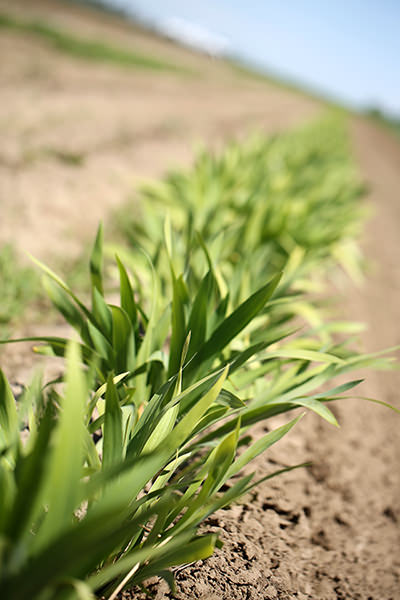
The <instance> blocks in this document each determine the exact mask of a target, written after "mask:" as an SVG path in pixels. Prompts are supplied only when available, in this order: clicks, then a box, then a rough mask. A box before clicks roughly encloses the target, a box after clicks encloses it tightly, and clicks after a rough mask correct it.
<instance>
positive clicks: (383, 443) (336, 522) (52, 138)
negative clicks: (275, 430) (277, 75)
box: [0, 0, 400, 600]
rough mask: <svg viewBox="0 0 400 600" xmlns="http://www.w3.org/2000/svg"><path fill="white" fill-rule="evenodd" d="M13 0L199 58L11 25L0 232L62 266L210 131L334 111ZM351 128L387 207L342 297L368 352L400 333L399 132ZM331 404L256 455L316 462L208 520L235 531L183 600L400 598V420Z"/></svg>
mask: <svg viewBox="0 0 400 600" xmlns="http://www.w3.org/2000/svg"><path fill="white" fill-rule="evenodd" d="M6 11H7V12H8V13H10V12H12V11H14V12H15V13H19V14H21V15H22V14H23V15H24V16H25V17H26V18H28V17H29V16H30V15H32V16H34V17H35V18H43V20H46V21H48V22H54V23H55V24H57V25H59V26H60V27H61V26H62V27H65V28H70V29H72V30H73V31H75V32H79V34H81V35H87V36H93V37H94V38H99V37H101V38H102V39H104V38H106V39H107V41H109V42H110V43H111V42H112V43H115V44H120V45H121V44H124V45H131V46H132V48H135V49H140V50H141V51H142V52H148V53H152V54H153V55H154V56H159V55H160V53H162V56H163V57H164V58H165V59H168V60H171V61H175V62H177V63H179V64H181V65H183V66H186V67H189V68H191V69H192V70H193V71H194V72H196V75H193V74H191V75H182V74H171V73H169V72H162V73H154V72H152V71H144V70H133V69H129V70H128V69H126V68H120V67H117V66H112V65H111V66H110V65H104V64H96V63H89V62H86V61H83V60H79V59H73V58H70V57H69V56H67V55H65V54H61V53H59V52H56V51H54V50H51V49H50V48H49V46H48V45H47V44H46V43H45V42H43V41H41V40H39V39H37V38H35V37H31V36H27V35H25V36H22V35H21V34H16V33H12V32H9V31H7V30H1V31H0V57H1V59H0V82H1V84H0V85H1V99H2V101H1V102H0V130H1V139H0V211H1V212H0V243H2V242H4V241H13V242H14V244H16V246H17V247H18V249H20V250H21V251H22V250H27V251H29V252H31V253H33V254H34V255H36V256H38V257H40V258H43V259H46V261H47V262H49V263H50V264H51V263H52V260H55V258H56V257H60V256H69V257H73V256H76V255H78V253H79V251H80V249H81V247H82V243H84V242H85V241H86V240H88V239H90V238H92V236H93V234H94V231H95V229H96V227H97V222H98V220H99V219H101V218H103V219H106V217H107V215H108V214H109V212H110V210H112V209H113V208H114V207H116V206H118V205H119V204H121V203H122V202H125V201H126V199H127V198H128V197H129V196H131V195H132V193H133V190H134V188H135V186H136V185H137V184H138V182H139V181H141V180H142V179H143V178H147V177H154V176H159V175H160V174H161V173H163V172H165V170H166V169H168V168H170V167H171V166H173V165H184V164H190V161H191V160H192V158H193V151H194V148H195V146H196V144H198V143H200V142H201V143H206V144H208V145H210V146H213V147H218V146H219V145H221V144H222V143H223V142H224V141H225V140H226V139H229V138H231V137H240V136H242V135H244V134H245V133H246V132H248V131H253V130H255V129H262V130H263V131H278V130H281V129H284V128H288V127H291V126H293V125H295V124H297V123H300V122H302V121H304V120H307V119H309V118H310V117H312V116H314V115H316V114H317V113H318V112H320V111H321V105H320V103H318V102H317V101H314V100H312V99H309V98H307V97H306V96H303V95H301V94H295V93H293V92H291V91H288V90H285V89H283V88H280V87H275V86H273V85H272V84H271V85H270V84H268V83H266V82H260V81H257V80H253V79H251V78H248V77H244V76H240V75H239V74H237V73H235V72H234V71H233V70H232V68H231V67H229V66H227V65H225V64H223V63H219V62H218V61H213V60H211V59H208V58H206V57H201V56H196V55H194V54H192V53H190V52H188V51H184V50H182V49H179V48H176V47H174V46H173V45H171V44H169V43H168V42H165V41H162V40H157V39H155V38H154V37H153V36H151V35H149V34H145V33H143V32H140V31H138V30H136V29H134V28H133V29H132V28H130V27H128V26H127V25H125V24H124V23H123V22H122V21H120V20H119V19H118V18H110V17H106V16H105V15H103V14H101V13H92V12H91V11H86V10H84V9H82V8H77V7H69V8H66V5H62V4H59V3H58V2H55V1H53V2H50V1H45V0H35V1H30V2H28V1H26V2H22V1H21V0H15V1H11V0H10V1H9V2H6V1H5V0H0V12H6ZM351 136H352V140H353V147H354V152H355V156H356V159H357V161H358V164H359V166H360V169H361V172H362V173H363V175H364V177H365V180H366V181H367V182H368V184H369V186H370V190H371V193H370V201H371V203H372V204H373V206H374V213H375V214H374V216H373V217H372V218H371V220H370V222H369V224H368V227H367V230H366V235H365V240H364V243H363V246H364V251H365V254H366V256H367V257H368V258H369V259H370V260H371V261H372V266H371V271H370V273H369V275H368V278H367V281H366V283H365V285H364V286H363V287H362V288H355V287H352V286H351V285H350V284H347V285H346V286H344V287H341V288H340V290H338V291H337V296H338V306H339V310H340V312H341V314H342V315H343V317H347V318H350V319H355V320H357V321H363V322H365V323H367V324H368V326H369V329H368V331H367V333H366V334H365V335H364V337H363V343H364V344H365V348H366V349H367V350H369V351H372V350H377V349H381V348H384V347H387V346H393V345H395V344H400V332H399V328H398V323H399V317H400V314H399V313H400V309H399V307H400V261H399V250H398V247H399V242H398V238H399V224H400V214H399V213H400V203H399V193H400V169H399V167H400V143H398V141H397V140H395V139H394V138H392V137H391V135H390V133H387V132H386V131H383V130H381V129H378V128H377V127H376V126H375V125H373V124H371V123H368V122H365V121H362V120H358V119H354V120H353V121H352V122H351ZM71 156H73V157H75V158H76V159H77V160H76V161H75V163H74V161H73V160H71ZM35 327H36V328H37V327H38V326H37V324H36V325H35V326H32V327H31V328H30V329H29V333H32V332H33V331H34V329H35ZM21 333H27V331H25V332H21ZM0 360H1V362H2V363H5V364H6V367H7V374H8V375H9V376H10V377H11V378H12V379H14V380H24V379H25V378H26V376H27V372H29V370H30V368H31V365H32V359H31V357H30V355H29V354H28V353H27V351H26V350H23V349H22V348H20V347H19V348H18V349H17V347H11V346H10V347H9V348H8V349H6V350H5V351H4V350H3V351H2V355H1V357H0ZM399 384H400V378H399V376H398V374H396V373H393V372H384V373H379V374H374V373H368V381H367V382H366V383H364V384H362V385H363V389H362V390H360V393H362V394H363V395H366V396H372V397H376V398H379V399H381V400H385V401H387V402H391V403H393V404H395V405H397V406H400V400H399V396H398V388H399ZM335 411H336V414H337V416H338V418H339V421H340V423H341V428H340V430H336V429H334V428H332V427H329V426H328V425H326V424H325V423H324V422H322V421H321V420H320V419H318V418H316V417H314V416H313V415H307V417H306V418H304V419H303V420H302V422H301V423H300V424H299V425H298V426H297V427H296V428H295V429H294V430H293V431H292V432H291V434H290V435H289V436H288V437H287V438H285V439H284V440H283V441H282V442H280V443H279V444H278V445H276V447H273V448H272V449H271V450H270V451H269V452H268V453H267V454H266V455H265V456H262V457H259V458H258V459H257V462H256V467H257V470H258V471H259V472H260V473H264V472H265V470H266V469H267V470H272V469H276V468H279V466H280V465H288V464H295V463H299V462H303V461H308V460H311V461H312V463H313V465H312V467H310V468H308V469H304V470H298V471H293V472H291V473H288V474H286V475H283V476H281V477H280V478H277V479H274V480H272V482H269V483H268V484H265V485H263V486H260V488H259V489H258V490H257V492H256V493H255V494H254V495H252V496H251V497H250V498H246V499H245V501H244V503H243V504H240V505H235V506H233V507H231V508H230V509H228V510H224V511H220V512H219V513H218V514H217V515H215V516H214V517H213V518H212V519H211V520H210V521H209V522H208V523H207V525H206V530H210V531H219V532H220V533H221V538H222V539H223V540H224V541H225V545H224V547H223V549H222V550H218V551H217V552H216V553H215V555H214V556H213V557H212V558H211V559H208V560H207V561H204V563H203V564H200V563H196V564H195V565H192V566H190V567H188V568H187V569H185V570H181V571H179V572H178V573H177V582H178V594H177V597H178V598H179V599H181V600H189V599H192V598H194V599H198V600H234V599H235V600H236V599H238V600H240V599H247V600H256V599H257V600H261V599H275V598H277V599H282V600H289V599H290V600H292V599H299V600H345V599H346V600H347V599H349V600H352V599H354V600H397V599H400V534H399V522H400V469H399V464H400V434H399V432H400V420H399V419H400V417H397V416H396V415H394V413H392V412H390V411H389V410H386V409H384V408H382V407H379V406H377V405H372V404H369V403H365V402H362V401H357V400H349V401H346V403H344V402H342V403H341V404H338V405H337V406H336V407H335ZM277 422H279V420H278V421H277ZM150 589H151V591H152V592H153V593H154V596H155V598H156V599H157V600H161V599H166V598H171V597H172V596H171V595H170V594H169V593H168V589H167V587H166V585H164V583H161V584H160V583H157V584H154V585H152V586H150ZM126 597H131V598H133V597H135V598H136V597H137V598H141V596H140V594H136V593H135V594H134V595H131V596H126Z"/></svg>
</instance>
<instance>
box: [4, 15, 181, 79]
mask: <svg viewBox="0 0 400 600" xmlns="http://www.w3.org/2000/svg"><path fill="white" fill-rule="evenodd" d="M0 28H2V29H11V30H13V31H18V32H21V33H29V34H32V35H35V36H37V37H39V38H41V39H43V40H44V41H46V42H48V43H49V44H51V46H53V48H56V49H57V50H60V51H62V52H65V53H67V54H70V55H72V56H75V57H79V58H84V59H87V60H93V61H101V62H109V63H116V64H118V65H121V66H124V67H134V68H141V69H152V70H157V71H165V70H167V71H182V72H183V71H186V70H185V69H183V68H180V67H178V66H176V65H173V64H172V63H168V62H166V61H162V60H160V59H158V58H157V59H156V58H153V57H151V56H146V55H144V54H139V53H136V52H132V51H130V50H127V49H125V48H119V47H117V46H113V45H109V44H105V43H104V42H101V41H99V40H88V39H83V38H81V37H77V36H75V35H73V34H71V33H69V32H68V33H67V32H66V31H62V30H61V29H57V28H54V27H52V26H51V25H49V24H48V23H44V22H42V21H24V20H20V19H17V18H15V17H13V16H9V15H6V14H1V13H0Z"/></svg>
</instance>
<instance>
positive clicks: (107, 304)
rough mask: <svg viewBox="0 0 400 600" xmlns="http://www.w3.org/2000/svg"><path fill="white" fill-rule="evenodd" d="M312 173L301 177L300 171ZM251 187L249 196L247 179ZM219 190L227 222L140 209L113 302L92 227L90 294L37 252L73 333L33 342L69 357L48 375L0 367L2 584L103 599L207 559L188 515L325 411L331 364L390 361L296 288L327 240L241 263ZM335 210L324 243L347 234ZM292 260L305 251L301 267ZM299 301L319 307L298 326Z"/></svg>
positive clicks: (195, 519) (337, 368) (327, 415)
mask: <svg viewBox="0 0 400 600" xmlns="http://www.w3.org/2000/svg"><path fill="white" fill-rule="evenodd" d="M311 142H312V140H310V144H311ZM315 143H316V142H315ZM265 144H266V142H265ZM306 156H309V155H308V154H306ZM334 158H335V155H333V159H332V160H333V165H334V164H335V160H334ZM307 160H308V159H307ZM326 160H327V161H328V158H326ZM248 168H250V166H248ZM232 172H233V171H232ZM318 174H319V171H318V169H316V170H315V171H314V177H315V178H317V177H318V176H319V175H318ZM232 176H233V175H232ZM256 180H257V181H258V180H260V181H261V177H259V178H258V179H257V178H256ZM313 182H314V178H311V176H310V182H309V183H308V184H307V185H309V186H311V187H312V183H313ZM232 185H233V184H232ZM304 185H306V184H304ZM232 189H233V190H234V186H233V188H232ZM246 189H247V191H248V193H249V198H250V199H251V201H252V199H253V194H251V187H250V183H248V185H247V188H246ZM257 189H258V188H257V187H256V189H255V191H254V193H256V190H257ZM306 190H307V188H305V189H304V190H303V193H304V194H306ZM232 193H234V192H233V191H232ZM357 193H358V191H357ZM229 198H230V195H229V194H228V193H226V195H224V194H223V193H221V195H220V196H219V195H217V196H216V197H215V201H218V200H219V201H220V202H221V206H220V207H219V210H220V211H221V219H222V220H221V227H222V229H221V231H216V232H210V233H208V232H207V231H205V230H204V228H203V229H202V228H201V227H200V228H197V220H196V216H195V215H194V216H193V219H192V218H190V217H189V211H188V213H187V215H186V216H187V219H186V220H183V221H182V222H181V223H178V224H176V223H175V219H174V214H173V213H174V211H172V213H171V217H170V218H168V217H167V218H164V219H162V221H163V223H162V227H161V228H160V223H159V221H158V218H157V219H156V218H151V219H150V220H149V223H150V222H151V224H153V225H154V230H153V232H154V235H153V234H152V233H151V231H150V230H149V232H148V235H145V232H144V230H143V231H142V232H141V233H140V235H139V234H138V237H137V245H138V246H141V249H140V250H138V249H137V248H136V249H132V250H131V251H129V250H127V249H126V248H125V250H124V258H123V259H121V258H120V257H119V256H116V257H115V259H114V261H115V262H114V264H115V269H114V272H115V274H116V276H117V277H118V298H114V299H113V301H112V302H111V301H110V300H109V298H108V295H107V290H105V287H106V286H105V283H104V276H103V233H102V228H101V227H100V228H99V231H98V233H97V236H96V240H95V243H94V246H93V250H92V253H91V257H90V268H89V272H90V288H91V300H90V303H85V302H84V301H82V300H81V299H80V298H79V297H78V296H77V295H76V294H75V293H74V291H73V290H72V289H71V288H70V287H69V286H68V285H67V284H66V283H65V282H64V281H63V280H62V279H61V278H60V277H58V276H57V275H56V274H55V273H53V272H52V271H51V270H50V269H49V268H48V267H46V266H44V265H42V264H40V263H39V266H40V268H41V269H42V271H43V274H44V285H45V287H46V290H47V292H48V294H49V297H50V299H51V300H52V302H53V304H54V305H55V306H56V308H57V309H58V310H59V311H60V313H61V314H62V315H63V316H64V318H65V319H66V321H67V322H68V323H69V324H70V325H71V327H72V328H73V330H75V335H74V341H68V340H67V339H64V338H54V337H38V338H28V339H30V340H33V341H35V342H36V343H39V342H41V343H42V344H41V345H40V346H38V347H37V348H36V349H37V350H38V351H39V352H41V353H44V354H52V355H56V356H59V357H61V358H62V359H63V360H65V361H66V370H65V376H64V377H63V378H61V379H60V380H57V381H55V382H42V381H41V379H40V377H38V376H36V377H35V378H34V380H33V382H32V384H31V385H30V386H28V387H27V389H26V390H25V393H24V394H23V396H22V397H21V398H19V399H18V400H17V401H16V400H15V399H14V397H13V395H12V393H11V391H10V388H9V386H8V384H7V381H6V379H5V377H4V375H1V377H0V479H1V488H2V490H4V493H3V494H2V496H1V499H0V502H1V503H2V505H1V510H0V515H1V518H0V560H1V570H0V595H1V596H2V597H3V596H4V597H5V598H13V599H14V600H20V599H21V600H22V599H25V598H32V599H35V600H47V599H53V598H57V599H58V598H66V599H69V598H71V599H72V598H93V597H95V595H96V596H97V597H104V598H107V599H108V600H113V599H114V598H116V597H117V595H118V594H119V592H120V591H122V590H123V589H125V588H127V587H130V586H132V585H135V584H139V585H140V584H143V582H145V581H146V579H148V578H149V577H152V576H154V575H157V576H159V577H163V578H164V579H166V581H167V582H168V583H169V585H170V586H171V588H172V589H173V587H174V582H173V576H172V573H171V570H170V569H171V567H174V566H177V565H185V564H187V563H190V562H192V561H195V560H198V559H203V558H206V557H207V556H210V555H211V554H212V552H213V551H214V548H215V546H217V545H218V544H219V542H218V538H217V536H216V535H214V534H213V535H209V534H207V535H202V534H200V533H199V532H198V527H199V525H200V524H201V523H202V522H203V521H204V520H205V519H206V518H207V517H208V516H209V515H210V514H212V513H213V512H215V511H216V510H218V509H220V508H222V507H224V506H227V505H228V504H229V503H231V502H233V501H237V500H238V499H240V497H241V496H243V495H244V494H246V493H247V492H249V491H250V490H251V489H252V488H253V487H254V486H255V485H257V484H258V483H259V481H256V480H255V478H254V473H251V471H249V469H248V468H247V465H248V464H249V463H251V461H252V460H253V459H254V458H256V457H257V456H258V455H259V454H260V453H261V452H264V451H265V450H267V449H268V448H269V447H270V446H271V445H272V444H274V443H276V442H277V441H279V440H280V439H281V438H282V437H283V436H284V435H286V434H287V433H288V432H289V431H290V429H291V428H292V427H294V426H295V425H296V423H297V422H298V420H299V419H300V418H302V416H303V414H304V412H307V411H310V410H311V411H312V412H315V413H317V414H318V415H319V416H320V417H321V418H323V419H325V420H327V421H328V422H329V423H331V424H332V425H337V423H336V419H335V417H334V415H333V413H332V412H331V410H330V409H329V406H328V405H329V402H331V401H333V400H336V399H339V398H342V397H346V396H345V394H346V392H348V391H350V390H352V389H353V388H354V387H355V386H356V385H357V383H359V380H356V379H352V378H350V379H349V380H348V381H347V382H345V383H343V382H341V383H335V382H334V379H335V378H336V377H337V376H339V375H343V374H346V373H348V372H350V371H351V370H353V369H355V368H359V367H363V366H368V367H387V366H390V360H389V359H386V358H382V357H381V356H380V355H379V354H377V355H362V354H359V353H357V352H356V351H355V350H353V349H352V347H351V345H350V344H349V343H348V340H346V339H345V340H343V339H341V340H338V339H336V333H337V332H340V331H341V330H342V329H346V327H347V326H346V327H343V326H342V324H339V323H336V324H335V323H332V322H325V321H324V319H323V318H322V316H321V313H320V311H319V308H318V306H316V305H315V303H314V302H313V301H312V299H311V298H308V297H306V296H305V295H304V288H305V287H306V285H305V283H304V282H305V281H307V277H310V275H311V271H312V269H311V266H310V265H311V264H315V265H317V264H318V262H319V263H323V261H324V260H326V261H329V262H330V261H332V260H333V254H332V253H331V252H328V251H326V250H325V251H322V250H321V248H318V249H317V251H316V254H315V255H314V254H313V255H312V254H311V252H310V256H309V258H308V256H307V257H306V255H307V253H306V252H305V251H303V250H304V249H302V247H301V246H299V244H298V240H297V241H295V243H294V245H293V247H291V248H290V244H289V243H288V246H287V247H286V249H289V248H290V251H289V252H288V253H287V255H286V258H285V259H284V260H281V261H280V266H283V267H284V272H283V274H282V272H281V271H280V270H277V269H276V268H275V269H274V268H273V266H271V265H270V264H268V263H267V262H266V263H265V265H266V268H265V271H264V272H263V271H262V269H261V264H262V261H261V259H260V260H256V259H254V261H252V256H253V253H255V257H257V256H258V255H257V251H258V250H259V249H260V248H254V247H253V246H249V247H247V246H246V244H243V239H244V238H243V227H246V224H245V223H242V227H237V228H236V227H232V223H231V222H229V221H230V217H229V219H228V223H227V224H225V220H224V219H225V217H224V216H223V210H222V205H223V204H224V203H226V207H225V210H226V211H227V213H228V214H230V212H231V205H230V204H229V202H228V199H229ZM267 200H268V199H266V198H265V197H264V195H260V196H259V202H260V203H261V204H263V203H264V202H267ZM241 202H242V203H243V206H244V203H245V198H244V197H242V198H241ZM249 202H250V200H249ZM349 203H350V204H353V203H354V198H353V197H352V196H349ZM242 209H243V210H244V208H243V207H242ZM355 209H356V206H354V210H355ZM199 210H201V208H199ZM251 210H252V208H251V206H249V212H250V213H251ZM260 210H261V209H260ZM343 210H344V209H343ZM193 211H194V212H195V210H194V205H193ZM344 212H345V211H344ZM350 212H351V213H352V211H350ZM263 218H264V219H266V216H265V214H264V216H263ZM342 218H343V215H342V217H341V219H339V220H338V223H337V225H338V228H340V232H339V231H338V232H337V235H336V236H334V237H335V241H334V242H332V244H336V243H340V241H341V240H342V236H343V235H344V233H343V232H344V228H343V227H342ZM144 223H145V224H146V223H147V220H145V221H144ZM190 223H192V225H190ZM330 226H332V223H330ZM150 227H151V225H150ZM280 235H281V237H282V240H283V239H285V231H284V229H282V230H281V233H280ZM345 235H346V236H347V235H348V234H347V233H346V234H345ZM235 236H236V237H235ZM262 239H263V240H264V241H261V238H260V241H259V244H260V246H262V245H263V244H264V245H265V248H263V249H261V250H260V255H259V256H262V255H263V252H265V253H266V254H265V256H264V257H266V256H271V257H272V256H273V255H274V252H275V245H276V244H277V247H278V250H279V251H278V250H277V251H276V252H278V254H277V256H278V255H279V256H280V254H281V252H280V249H279V248H280V246H281V242H280V241H279V242H277V241H276V240H274V243H273V245H272V246H270V242H269V241H268V236H266V237H265V239H264V238H262ZM277 239H278V238H277ZM279 239H280V238H279ZM287 239H291V234H290V233H289V231H288V234H287ZM350 239H351V238H350ZM224 240H226V244H227V248H228V250H229V251H228V252H225V251H224V250H225V246H224ZM142 242H143V243H142ZM152 244H153V246H152ZM143 246H146V247H145V248H144V247H143ZM271 248H273V251H272V250H271ZM285 252H286V250H285ZM235 253H236V255H235ZM149 255H150V256H149ZM139 256H140V257H143V258H141V259H140V260H138V257H139ZM303 260H304V261H308V260H310V263H309V264H307V266H306V267H304V269H303V268H302V261H303ZM242 262H244V264H245V265H246V269H244V267H243V264H242ZM128 264H129V265H130V266H131V268H129V267H128ZM132 265H133V266H132ZM135 265H137V266H138V268H137V269H136V268H135ZM146 265H147V266H146ZM246 277H247V279H246V280H245V282H243V281H242V279H243V278H246ZM256 283H257V285H255V284H256ZM302 311H303V312H305V313H306V314H308V315H309V314H310V311H311V312H312V314H313V315H314V317H313V318H311V321H313V323H312V324H306V325H304V319H303V322H302V327H301V328H300V329H299V315H300V314H302ZM316 319H317V320H316ZM341 381H342V380H341ZM295 409H300V413H296V415H295V416H294V417H291V419H289V420H288V422H287V423H286V424H285V425H283V426H280V427H278V428H274V427H273V425H272V428H271V430H270V431H269V432H268V433H267V434H265V435H264V436H262V437H260V438H253V435H252V427H253V426H254V425H255V424H257V423H258V422H260V421H266V420H268V419H270V418H272V417H273V416H275V415H277V414H282V413H286V412H291V411H293V410H295ZM21 432H22V433H23V435H21ZM299 466H302V465H293V467H290V468H296V467H299ZM245 467H246V469H245ZM290 468H287V469H283V470H280V471H278V472H272V473H266V474H265V476H264V477H263V479H262V480H265V479H269V478H271V477H274V476H276V475H278V474H280V473H282V471H287V470H290ZM243 469H245V472H243Z"/></svg>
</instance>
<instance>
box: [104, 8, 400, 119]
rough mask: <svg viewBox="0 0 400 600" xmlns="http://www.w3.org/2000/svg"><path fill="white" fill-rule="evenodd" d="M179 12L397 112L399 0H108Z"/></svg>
mask: <svg viewBox="0 0 400 600" xmlns="http://www.w3.org/2000/svg"><path fill="white" fill-rule="evenodd" d="M107 1H108V2H109V3H110V4H112V3H114V4H117V5H120V6H123V7H124V8H125V9H128V10H129V9H132V10H133V11H134V12H136V13H137V14H138V15H141V16H142V17H145V18H147V19H154V20H157V21H159V22H161V21H163V20H165V19H167V18H169V17H180V18H183V19H186V20H188V21H190V22H192V23H196V24H198V25H200V26H202V27H204V28H206V29H208V30H210V31H212V32H214V33H216V34H220V35H223V36H225V37H226V38H228V40H229V47H230V49H231V50H232V52H234V53H235V54H237V55H239V56H242V57H243V58H244V59H247V60H250V61H253V62H255V63H258V64H259V65H260V66H264V67H265V68H266V69H267V70H270V71H272V72H275V73H277V74H280V75H281V76H282V77H284V78H288V79H290V80H293V81H298V82H300V83H304V84H305V85H306V86H309V87H311V88H314V89H315V90H317V91H320V92H322V93H325V94H328V95H330V96H332V97H333V98H336V99H338V100H339V101H344V102H346V103H348V104H351V105H354V106H366V105H374V106H380V107H381V108H383V109H385V110H386V111H388V112H390V113H392V114H394V115H397V116H400V65H399V63H400V0H380V1H379V0H286V1H285V0H274V1H272V0H264V1H262V0H246V1H244V0H241V1H239V0H214V1H213V2H212V1H211V0H202V1H201V0H186V1H185V0H107Z"/></svg>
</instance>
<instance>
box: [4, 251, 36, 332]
mask: <svg viewBox="0 0 400 600" xmlns="http://www.w3.org/2000/svg"><path fill="white" fill-rule="evenodd" d="M0 290H1V300H0V333H1V334H2V335H4V334H5V333H6V332H7V331H8V329H9V327H11V326H12V325H13V324H15V322H16V321H17V319H18V318H20V317H21V316H22V315H23V313H24V312H25V311H26V309H27V306H28V305H29V304H31V303H32V302H34V301H35V299H36V298H37V297H38V294H39V290H40V284H39V277H38V275H37V272H36V270H35V269H34V268H33V267H31V266H22V265H21V263H20V261H19V260H18V257H17V254H16V251H15V249H14V248H13V247H12V245H10V244H6V245H5V246H3V247H2V248H0Z"/></svg>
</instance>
